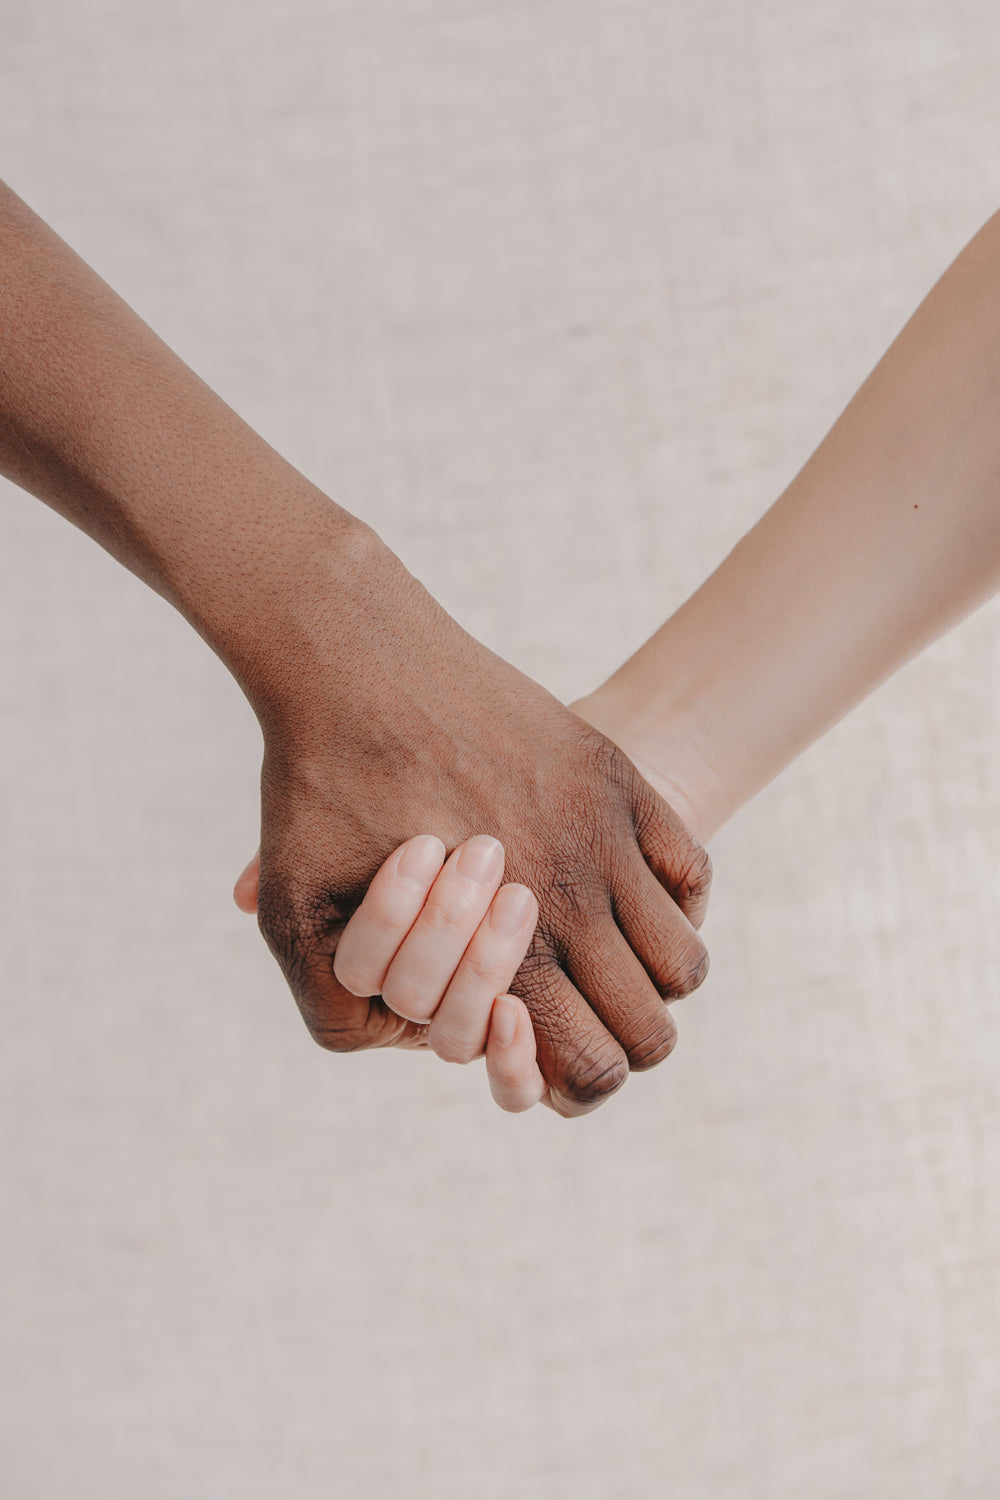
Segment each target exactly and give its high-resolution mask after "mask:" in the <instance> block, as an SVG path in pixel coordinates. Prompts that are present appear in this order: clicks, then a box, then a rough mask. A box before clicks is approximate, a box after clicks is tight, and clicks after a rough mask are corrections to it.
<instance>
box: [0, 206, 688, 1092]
mask: <svg viewBox="0 0 1000 1500" xmlns="http://www.w3.org/2000/svg"><path fill="white" fill-rule="evenodd" d="M0 469H2V471H3V472H4V473H6V474H7V475H8V476H9V477H10V478H12V479H14V480H15V481H16V482H17V483H18V484H20V485H22V486H23V487H24V488H25V489H27V490H29V491H31V492H32V493H33V494H35V495H37V496H38V497H39V498H40V499H42V500H44V501H46V502H47V503H48V504H49V505H51V506H53V507H54V508H55V509H57V510H59V511H60V512H61V513H62V514H63V515H64V516H66V517H67V519H69V520H71V521H73V522H74V523H75V524H76V525H78V526H80V527H81V528H82V529H83V530H85V531H86V532H88V533H89V534H90V535H91V536H92V537H94V539H95V540H96V541H98V542H99V543H100V544H101V545H102V546H104V547H105V548H106V549H107V550H108V551H109V552H111V553H112V554H113V555H114V556H115V557H117V558H118V559H119V560H120V561H121V562H122V563H123V564H124V565H125V566H126V567H128V568H130V569H131V570H132V571H133V572H134V573H136V574H137V575H138V576H139V577H141V578H143V579H144V580H145V581H146V582H147V583H148V584H149V585H150V586H151V587H152V588H154V589H156V590H157V592H158V593H160V594H161V595H163V597H164V598H166V599H168V600H169V601H170V603H172V604H173V605H174V606H175V607H176V608H177V609H179V610H180V611H181V613H182V614H184V615H185V617H186V618H187V619H188V620H189V621H190V622H191V624H192V625H193V626H194V627H195V629H197V630H198V631H199V632H200V633H201V635H202V636H203V637H204V639H205V640H206V641H207V642H208V644H209V645H210V646H211V647H212V649H213V650H215V651H216V652H217V653H218V655H219V656H220V657H221V659H222V660H223V661H224V662H225V663H226V665H227V666H228V667H229V669H230V670H231V671H232V672H233V674H234V676H235V677H236V679H237V681H238V682H239V683H240V685H241V687H242V688H243V690H244V692H245V693H246V694H247V697H248V699H249V701H250V703H251V704H252V706H253V708H254V710H255V712H256V713H257V716H258V719H259V721H260V725H261V730H262V733H263V738H264V762H263V770H262V779H261V811H262V830H261V847H262V855H261V859H262V863H261V887H260V908H259V921H260V926H261V930H262V932H263V934H264V937H265V938H266V940H267V942H268V944H269V946H270V947H271V950H272V952H273V953H274V954H275V956H276V957H277V959H278V962H279V963H280V965H281V967H282V970H283V972H284V974H285V977H286V978H287V980H288V983H289V985H290V987H291V989H292V992H293V994H294V995H295V998H296V1000H297V1002H298V1004H299V1007H300V1009H301V1011H302V1014H303V1017H304V1018H305V1021H306V1024H307V1026H308V1027H309V1030H310V1031H311V1033H312V1035H313V1036H314V1037H315V1039H316V1040H317V1042H319V1043H320V1044H321V1045H322V1046H324V1047H328V1048H330V1049H332V1050H334V1051H353V1050H356V1049H358V1048H363V1047H378V1046H404V1047H406V1046H421V1045H424V1035H425V1032H426V1027H423V1026H420V1025H417V1024H415V1023H413V1022H409V1021H403V1020H401V1019H400V1018H399V1017H397V1016H395V1015H393V1014H392V1012H390V1011H389V1010H388V1009H387V1008H386V1006H385V1005H384V1004H383V1003H382V1001H381V999H380V998H379V997H373V998H371V999H369V1000H359V999H357V998H356V997H355V996H353V995H349V994H348V992H347V991H346V990H344V989H343V988H342V987H341V986H340V985H339V984H338V983H337V981H336V980H335V978H334V976H333V971H332V955H333V952H334V951H335V948H336V941H337V936H338V934H339V932H340V931H341V930H342V929H343V926H344V924H345V923H346V921H347V919H348V917H349V916H350V915H351V913H352V912H353V911H354V910H355V909H356V907H357V905H358V904H359V902H360V900H361V897H362V896H363V894H364V892H365V890H366V889H367V886H368V884H369V882H370V880H371V878H372V876H373V875H374V873H375V871H376V870H377V869H378V867H379V865H380V864H381V863H382V861H383V860H384V859H385V858H386V856H387V855H388V854H389V853H390V852H391V850H393V849H394V848H396V846H397V845H399V844H400V843H402V842H403V841H404V840H405V839H408V838H410V837H411V836H412V835H413V834H415V833H419V832H422V831H424V830H426V829H433V830H434V831H435V832H436V833H438V834H439V836H440V837H441V838H442V839H443V840H444V841H445V843H446V845H447V846H448V848H453V847H455V846H456V845H457V844H459V843H460V842H462V840H464V839H465V838H467V837H469V836H470V835H472V834H474V833H491V834H494V835H495V836H496V837H497V838H498V839H500V840H501V841H502V843H503V844H504V847H505V849H506V851H507V865H506V874H507V878H508V879H509V880H516V881H520V882H522V883H523V884H525V885H527V886H530V888H531V889H532V890H533V891H534V892H535V894H536V896H537V897H538V903H539V912H540V916H539V923H538V928H537V931H536V934H535V939H534V943H533V946H532V948H531V951H530V952H529V954H528V956H527V958H526V960H525V962H524V965H523V967H522V969H521V972H520V973H519V975H518V978H517V983H516V986H515V988H516V991H517V993H518V994H520V995H522V996H523V998H524V1000H525V1002H526V1004H527V1006H528V1009H529V1011H530V1013H531V1017H532V1021H533V1024H534V1026H535V1030H536V1034H537V1038H538V1058H539V1065H540V1067H541V1069H542V1072H543V1073H544V1075H545V1077H546V1078H547V1079H548V1081H549V1082H550V1084H551V1085H552V1096H553V1102H554V1105H555V1107H556V1109H557V1110H558V1112H559V1113H562V1114H565V1115H574V1114H581V1113H586V1112H587V1111H589V1110H590V1109H593V1108H595V1107H596V1106H597V1105H599V1104H600V1103H602V1102H603V1101H604V1100H605V1099H606V1098H608V1097H609V1096H610V1095H611V1094H612V1093H614V1092H615V1091H616V1090H617V1089H618V1088H620V1087H621V1085H622V1084H623V1083H624V1081H625V1079H626V1077H627V1074H628V1071H629V1069H630V1068H632V1069H639V1068H648V1067H651V1066H653V1065H654V1064H655V1063H657V1062H659V1061H661V1060H662V1059H663V1058H664V1057H666V1056H667V1054H668V1053H669V1052H670V1050H671V1049H672V1047H673V1045H674V1041H675V1038H676V1031H675V1028H674V1024H673V1021H672V1019H671V1017H670V1014H669V1011H668V1009H667V1007H666V1005H665V1004H664V999H665V998H672V997H674V996H678V995H683V994H687V993H688V992H690V991H691V990H692V989H694V988H695V987H696V986H697V985H698V984H699V983H700V982H701V980H702V979H703V978H704V975H705V973H706V971H707V956H706V953H705V949H704V945H703V944H702V942H701V939H700V938H699V936H698V934H697V932H696V930H695V929H696V927H697V925H698V924H699V923H700V921H701V919H702V917H703V914H704V909H705V904H706V901H707V896H708V886H709V880H710V866H709V862H708V857H707V855H706V854H705V852H704V850H703V849H702V848H701V846H700V845H699V844H698V843H697V841H696V840H695V839H694V838H693V837H692V835H691V834H690V833H689V832H688V831H687V829H686V828H685V827H684V825H683V824H682V823H681V821H680V819H679V818H677V816H676V815H675V814H674V813H673V812H672V811H671V809H670V808H669V806H668V805H667V804H666V803H665V802H664V801H663V800H662V798H660V797H659V796H658V795H657V794H656V793H655V792H654V791H653V789H652V788H651V787H650V786H649V785H648V784H647V783H646V782H645V781H644V780H643V778H642V777H641V776H640V774H639V772H638V771H637V770H636V769H635V767H634V766H633V765H632V763H631V762H630V761H629V760H628V759H627V757H626V756H625V755H624V754H623V753H622V752H621V751H620V750H618V749H617V747H616V746H615V745H613V744H612V742H611V741H610V740H608V739H606V738H605V737H604V736H603V735H602V734H601V733H600V732H599V731H598V730H596V729H594V728H593V727H591V726H590V725H589V724H587V723H585V722H584V721H583V720H582V719H580V718H578V717H577V716H576V715H575V714H573V713H571V712H570V711H569V710H568V709H567V708H565V707H564V706H563V705H562V704H560V703H559V702H558V701H557V700H556V699H555V698H553V697H552V696H551V694H549V693H547V692H546V691H545V690H544V689H543V688H541V687H539V686H538V684H536V683H534V682H532V681H531V680H530V679H529V678H527V677H525V676H524V675H523V674H522V673H520V672H518V671H516V669H515V668H513V667H512V666H510V665H509V664H507V663H506V662H504V661H502V660H501V659H500V658H499V657H497V656H495V655H494V654H493V653H492V652H491V651H489V650H487V649H486V648H485V647H484V646H482V645H480V644H479V643H478V642H477V641H475V640H473V639H472V637H470V636H469V635H468V634H467V633H466V632H465V631H464V630H462V628H461V627H460V626H459V625H458V624H457V623H456V622H455V621H454V620H453V619H451V617H450V616H449V615H448V614H447V613H446V612H445V611H444V610H443V609H441V607H440V606H439V605H438V604H437V603H436V602H435V601H434V600H433V599H432V598H431V596H430V595H429V594H428V593H427V592H426V590H425V589H424V588H423V587H422V586H421V585H420V584H419V583H418V581H417V580H416V579H415V578H413V577H412V575H411V574H409V573H408V572H407V570H406V569H405V568H404V567H403V565H402V563H401V562H400V561H399V559H398V558H396V557H395V556H393V554H392V553H391V552H390V551H389V550H388V548H386V547H385V545H384V544H383V543H382V542H381V540H380V539H379V538H378V537H377V536H376V535H375V533H374V532H373V531H372V530H371V529H370V528H369V527H368V526H366V525H364V523H363V522H360V521H358V520H357V519H356V518H354V517H352V516H350V515H348V514H347V513H346V512H345V511H343V510H341V509H340V507H339V506H337V505H335V504H334V502H333V501H331V500H330V499H328V498H327V497H326V496H324V495H323V494H321V493H320V492H319V491H318V490H316V489H315V487H314V486H312V485H311V484H309V482H308V481H307V480H305V479H304V478H303V477H302V476H301V475H300V474H298V473H297V472H296V471H295V470H294V469H292V468H291V466H290V465H288V464H287V463H285V461H284V460H283V459H281V458H280V457H279V455H278V454H276V453H275V452H274V451H273V450H272V449H271V448H269V447H268V445H267V444H266V443H264V442H263V440H262V439H261V438H260V437H258V436H257V434H256V433H254V432H252V431H251V429H250V428H248V427H247V426H246V424H245V423H243V422H242V421H241V420H240V419H239V417H237V416H236V414H235V413H234V412H232V411H231V410H230V409H229V408H228V407H227V406H225V404H224V403H223V402H222V401H220V400H219V398H218V397H216V396H215V395H214V394H213V393H212V392H211V391H210V390H209V389H208V388H207V387H206V386H205V385H204V384H203V383H202V382H201V381H200V380H199V379H198V378H197V376H195V375H194V374H193V373H192V372H191V371H190V370H189V369H188V368H187V367H186V366H185V365H184V364H183V363H182V362H181V361H180V360H179V359H178V358H177V357H176V356H175V355H174V354H172V353H171V351H170V350H169V349H167V348H166V346H165V345H164V344H162V343H161V342H160V340H158V339H157V338H156V336H155V335H154V334H153V333H152V332H151V331H150V330H149V329H148V328H147V327H146V326H145V324H143V323H142V322H141V320H140V319H139V318H138V317H137V316H136V315H135V314H134V313H133V312H132V311H131V309H129V308H128V307H127V306H126V305H125V304H124V303H123V302H121V300H120V299H119V298H118V297H116V296H115V294H114V293H113V292H112V291H111V290H110V288H108V287H107V286H106V285H105V284H104V283H103V282H102V281H101V280H100V279H99V278H98V277H97V276H96V275H95V274H94V273H93V272H92V271H91V270H90V269H89V268H88V267H87V266H85V265H84V264H83V262H82V261H80V260H79V258H78V257H76V256H75V255H74V254H73V252H72V251H71V250H69V248H68V247H67V246H66V245H64V244H63V242H62V241H61V240H59V239H58V237H57V236H56V235H54V234H53V233H52V231H51V230H49V229H48V228H47V227H46V226H45V225H44V224H43V223H42V222H41V221H40V220H39V219H37V217H36V216H35V215H34V214H32V213H31V211H30V210H29V209H28V208H27V207H26V206H25V205H24V204H23V203H22V202H21V201H20V200H19V199H18V198H17V197H16V196H15V195H14V194H13V193H12V192H10V190H9V189H6V188H4V187H2V185H0Z"/></svg>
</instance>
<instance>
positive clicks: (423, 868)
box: [396, 833, 445, 885]
mask: <svg viewBox="0 0 1000 1500" xmlns="http://www.w3.org/2000/svg"><path fill="white" fill-rule="evenodd" d="M444 854H445V848H444V845H443V844H442V842H441V840H440V839H439V838H435V837H434V835H433V833H422V834H421V835H420V837H419V838H415V839H411V840H410V842H409V843H408V844H407V846H406V848H405V849H404V850H403V852H402V854H401V855H400V857H399V864H398V865H397V866H396V874H397V875H401V876H402V878H403V879H404V880H412V881H413V883H414V885H418V884H419V885H427V884H429V882H430V881H432V880H433V879H434V877H435V875H436V874H437V872H438V870H440V868H441V866H442V865H443V864H444Z"/></svg>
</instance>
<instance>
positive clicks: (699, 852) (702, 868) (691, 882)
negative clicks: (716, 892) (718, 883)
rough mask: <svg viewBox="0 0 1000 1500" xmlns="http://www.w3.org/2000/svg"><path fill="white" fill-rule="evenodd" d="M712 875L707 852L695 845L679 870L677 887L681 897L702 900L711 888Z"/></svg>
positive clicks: (710, 862)
mask: <svg viewBox="0 0 1000 1500" xmlns="http://www.w3.org/2000/svg"><path fill="white" fill-rule="evenodd" d="M712 874H713V871H712V861H711V858H710V857H709V853H708V850H707V849H703V848H702V846H701V845H700V844H695V845H694V847H693V848H692V849H691V852H690V854H689V855H688V857H687V859H686V860H685V861H684V864H683V866H682V868H681V872H680V877H679V880H678V885H679V888H680V891H681V893H682V895H685V896H687V897H688V898H689V899H692V900H693V899H698V900H704V899H705V897H706V896H707V895H708V893H709V891H710V890H711V888H712Z"/></svg>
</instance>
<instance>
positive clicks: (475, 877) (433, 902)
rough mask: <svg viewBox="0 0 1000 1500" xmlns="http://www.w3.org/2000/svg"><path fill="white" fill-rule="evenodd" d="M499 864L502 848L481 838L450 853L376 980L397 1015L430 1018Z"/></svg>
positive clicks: (499, 869) (493, 887) (486, 902)
mask: <svg viewBox="0 0 1000 1500" xmlns="http://www.w3.org/2000/svg"><path fill="white" fill-rule="evenodd" d="M503 866H504V849H503V845H502V844H501V843H500V841H499V840H498V839H494V838H490V837H489V836H488V835H487V834H478V835H477V836H476V837H475V838H471V839H467V840H466V842H465V843H464V844H462V845H461V846H460V847H459V848H458V849H456V850H455V852H454V854H453V855H452V856H451V858H450V859H449V860H448V863H447V864H446V865H445V867H444V869H443V870H442V871H441V873H440V875H439V876H438V877H437V879H436V880H435V882H434V885H433V886H432V888H431V892H430V895H429V896H428V897H427V900H426V902H425V903H424V906H423V908H422V909H421V911H420V914H419V916H418V917H417V919H416V921H415V922H414V924H413V926H412V927H411V929H410V931H409V932H408V933H407V935H406V937H405V939H404V940H403V943H402V945H401V947H400V948H399V950H398V952H397V953H396V956H395V957H394V958H393V960H392V962H391V964H390V965H389V971H388V973H387V974H386V975H385V977H384V979H383V980H382V998H383V1000H384V1001H385V1003H386V1005H388V1007H389V1009H390V1010H394V1011H395V1012H396V1014H397V1016H403V1017H405V1019H406V1020H408V1021H421V1022H424V1021H429V1020H430V1018H431V1016H432V1015H433V1014H434V1012H435V1011H436V1010H437V1008H438V1006H439V1005H440V1003H441V998H442V996H443V995H444V993H445V991H446V990H447V988H448V985H449V984H450V982H451V979H452V975H453V974H454V973H455V970H456V969H457V968H458V966H459V963H460V961H461V958H462V955H463V953H464V952H465V950H466V948H467V947H468V945H469V942H470V940H471V938H472V936H473V934H474V933H475V931H476V929H477V927H478V926H479V924H480V922H481V921H482V919H483V917H484V915H485V913H486V911H487V908H488V907H489V904H490V902H491V900H492V899H493V896H494V894H495V892H496V889H497V886H498V885H499V884H500V881H501V879H502V878H503ZM494 993H497V992H496V991H494ZM490 998H491V999H492V996H491V997H490Z"/></svg>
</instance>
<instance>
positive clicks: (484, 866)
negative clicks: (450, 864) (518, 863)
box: [455, 833, 503, 885]
mask: <svg viewBox="0 0 1000 1500" xmlns="http://www.w3.org/2000/svg"><path fill="white" fill-rule="evenodd" d="M502 864H503V844H501V842H500V840H499V839H493V838H490V836H489V834H487V833H480V834H477V835H476V837H475V838H474V839H470V840H469V842H468V843H467V844H466V846H465V848H464V849H463V850H462V852H461V854H460V855H459V856H458V859H457V860H456V862H455V869H456V871H457V872H458V874H459V875H462V876H464V877H465V879H466V880H474V881H475V882H476V884H477V885H488V884H489V882H490V881H491V880H494V879H495V878H496V875H497V871H498V870H499V869H500V867H501V865H502Z"/></svg>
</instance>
